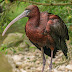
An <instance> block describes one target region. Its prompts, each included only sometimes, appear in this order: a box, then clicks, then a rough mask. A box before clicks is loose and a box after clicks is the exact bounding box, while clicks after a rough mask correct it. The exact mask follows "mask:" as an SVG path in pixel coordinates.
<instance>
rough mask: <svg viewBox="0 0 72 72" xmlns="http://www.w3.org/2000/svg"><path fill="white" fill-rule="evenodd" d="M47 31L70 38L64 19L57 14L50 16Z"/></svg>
mask: <svg viewBox="0 0 72 72" xmlns="http://www.w3.org/2000/svg"><path fill="white" fill-rule="evenodd" d="M46 31H47V32H50V33H54V34H56V35H58V36H59V37H61V38H64V39H67V40H69V35H68V29H67V27H66V25H65V23H64V22H63V20H62V19H61V18H60V17H58V16H57V15H51V16H49V20H48V22H47V26H46Z"/></svg>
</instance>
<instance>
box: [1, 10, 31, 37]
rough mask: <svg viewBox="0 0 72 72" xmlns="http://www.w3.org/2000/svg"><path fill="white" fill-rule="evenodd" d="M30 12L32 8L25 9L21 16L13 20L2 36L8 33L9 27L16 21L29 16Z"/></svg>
mask: <svg viewBox="0 0 72 72" xmlns="http://www.w3.org/2000/svg"><path fill="white" fill-rule="evenodd" d="M29 13H30V10H25V11H24V12H23V13H22V14H20V15H19V16H17V17H16V18H15V19H14V20H12V21H11V22H10V23H9V24H8V25H7V27H6V28H5V30H4V31H3V33H2V36H4V34H5V33H6V31H7V30H8V28H9V27H10V26H11V25H12V24H14V23H15V22H16V21H18V20H19V19H21V18H23V17H27V15H28V14H29Z"/></svg>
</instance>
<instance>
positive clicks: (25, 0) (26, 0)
mask: <svg viewBox="0 0 72 72" xmlns="http://www.w3.org/2000/svg"><path fill="white" fill-rule="evenodd" d="M18 1H22V2H28V3H32V4H36V5H44V6H66V5H72V2H71V3H62V4H61V3H58V4H54V3H51V4H48V3H39V2H34V1H29V0H18Z"/></svg>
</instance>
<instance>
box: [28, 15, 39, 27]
mask: <svg viewBox="0 0 72 72" xmlns="http://www.w3.org/2000/svg"><path fill="white" fill-rule="evenodd" d="M39 22H40V14H38V15H35V16H33V17H31V18H29V20H28V22H27V24H28V25H29V27H31V28H32V27H34V28H35V27H38V26H39V24H40V23H39Z"/></svg>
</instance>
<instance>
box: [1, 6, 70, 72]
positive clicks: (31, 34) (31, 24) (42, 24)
mask: <svg viewBox="0 0 72 72" xmlns="http://www.w3.org/2000/svg"><path fill="white" fill-rule="evenodd" d="M23 17H28V18H29V19H28V21H27V23H26V26H25V31H26V35H27V37H28V38H29V40H30V41H31V42H32V43H33V44H34V45H35V46H36V47H37V48H38V49H39V50H41V51H42V56H43V68H42V72H43V71H44V67H45V62H46V60H45V56H44V53H45V54H46V55H48V56H51V62H50V65H49V67H50V71H51V69H52V58H53V57H54V56H55V54H56V52H57V50H62V52H63V53H64V55H65V57H66V58H68V57H67V51H68V48H67V45H66V41H65V40H66V39H67V40H69V35H68V29H67V27H66V25H65V23H64V22H63V20H62V19H61V18H60V17H59V16H57V15H54V14H51V13H48V12H41V13H40V11H39V8H38V7H37V6H35V5H29V6H28V7H27V8H26V9H25V11H24V12H23V13H22V14H20V15H19V16H17V17H16V18H15V19H14V20H12V21H11V22H10V23H9V24H8V26H7V27H6V28H5V30H4V32H3V34H2V36H3V35H4V34H5V32H6V31H7V29H8V28H9V27H10V26H11V25H12V24H13V23H15V22H16V21H17V20H19V19H21V18H23Z"/></svg>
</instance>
